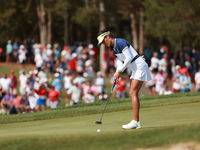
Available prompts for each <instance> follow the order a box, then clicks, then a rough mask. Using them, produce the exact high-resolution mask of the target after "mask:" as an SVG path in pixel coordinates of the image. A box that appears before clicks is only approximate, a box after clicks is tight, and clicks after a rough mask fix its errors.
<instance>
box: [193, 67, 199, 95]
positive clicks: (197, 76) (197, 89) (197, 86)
mask: <svg viewBox="0 0 200 150" xmlns="http://www.w3.org/2000/svg"><path fill="white" fill-rule="evenodd" d="M194 81H195V84H196V91H197V92H199V91H200V67H199V68H198V72H196V73H195V76H194Z"/></svg>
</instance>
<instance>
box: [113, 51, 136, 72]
mask: <svg viewBox="0 0 200 150" xmlns="http://www.w3.org/2000/svg"><path fill="white" fill-rule="evenodd" d="M123 54H124V56H125V60H124V63H123V65H120V66H119V67H117V69H118V71H119V72H123V71H124V70H125V69H126V68H127V67H128V65H129V64H130V62H131V60H132V59H133V56H132V54H131V52H130V49H129V48H128V47H127V48H126V49H125V50H123Z"/></svg>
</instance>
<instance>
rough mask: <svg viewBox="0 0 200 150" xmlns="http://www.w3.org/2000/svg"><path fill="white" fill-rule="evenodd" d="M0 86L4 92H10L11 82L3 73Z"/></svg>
mask: <svg viewBox="0 0 200 150" xmlns="http://www.w3.org/2000/svg"><path fill="white" fill-rule="evenodd" d="M0 85H1V86H2V87H3V89H4V91H8V90H9V91H11V87H12V80H11V79H10V78H7V74H6V73H3V74H2V78H0Z"/></svg>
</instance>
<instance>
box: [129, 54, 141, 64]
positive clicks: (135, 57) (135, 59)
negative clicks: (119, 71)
mask: <svg viewBox="0 0 200 150" xmlns="http://www.w3.org/2000/svg"><path fill="white" fill-rule="evenodd" d="M138 57H140V56H139V55H136V56H135V57H134V58H133V59H132V60H131V63H132V62H134V61H135V60H136V59H137V58H138Z"/></svg>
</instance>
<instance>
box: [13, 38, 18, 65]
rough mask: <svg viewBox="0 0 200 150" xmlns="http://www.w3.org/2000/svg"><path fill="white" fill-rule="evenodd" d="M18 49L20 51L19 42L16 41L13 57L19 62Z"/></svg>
mask: <svg viewBox="0 0 200 150" xmlns="http://www.w3.org/2000/svg"><path fill="white" fill-rule="evenodd" d="M18 49H19V42H18V40H15V42H14V43H13V57H14V60H15V61H17V55H18Z"/></svg>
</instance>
